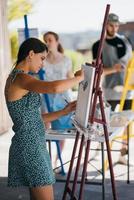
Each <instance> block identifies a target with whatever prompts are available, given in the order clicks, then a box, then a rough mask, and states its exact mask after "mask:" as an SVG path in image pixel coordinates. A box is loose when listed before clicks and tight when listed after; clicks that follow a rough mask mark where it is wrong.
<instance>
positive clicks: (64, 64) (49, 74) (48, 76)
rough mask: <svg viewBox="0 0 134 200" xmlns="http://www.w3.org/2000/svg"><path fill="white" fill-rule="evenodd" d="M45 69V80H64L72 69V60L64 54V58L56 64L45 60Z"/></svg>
mask: <svg viewBox="0 0 134 200" xmlns="http://www.w3.org/2000/svg"><path fill="white" fill-rule="evenodd" d="M43 69H44V71H45V75H44V80H46V81H55V80H62V79H66V78H67V73H68V72H69V71H71V70H72V62H71V60H70V59H69V58H68V57H66V56H64V57H63V59H62V60H61V61H60V62H58V63H56V64H52V63H49V62H47V61H45V62H44V67H43Z"/></svg>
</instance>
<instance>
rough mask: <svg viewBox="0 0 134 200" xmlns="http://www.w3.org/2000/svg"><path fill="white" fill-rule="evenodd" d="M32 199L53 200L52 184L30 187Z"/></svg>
mask: <svg viewBox="0 0 134 200" xmlns="http://www.w3.org/2000/svg"><path fill="white" fill-rule="evenodd" d="M30 193H31V194H32V200H54V194H53V187H52V185H47V186H42V187H33V188H30Z"/></svg>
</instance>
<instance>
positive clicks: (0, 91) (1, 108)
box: [0, 0, 11, 134]
mask: <svg viewBox="0 0 134 200" xmlns="http://www.w3.org/2000/svg"><path fill="white" fill-rule="evenodd" d="M6 3H7V0H0V134H1V133H3V132H5V131H7V130H8V128H9V127H10V126H11V122H10V120H9V115H8V112H7V108H6V104H5V98H4V86H5V80H6V78H7V75H8V73H9V70H10V68H11V57H10V46H9V35H8V29H7V8H6Z"/></svg>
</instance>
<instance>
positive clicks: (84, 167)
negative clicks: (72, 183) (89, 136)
mask: <svg viewBox="0 0 134 200" xmlns="http://www.w3.org/2000/svg"><path fill="white" fill-rule="evenodd" d="M90 143H91V141H90V140H87V146H86V151H85V159H84V164H83V171H82V179H81V185H80V193H79V200H82V199H83V189H84V183H85V177H86V172H87V164H88V157H89V150H90Z"/></svg>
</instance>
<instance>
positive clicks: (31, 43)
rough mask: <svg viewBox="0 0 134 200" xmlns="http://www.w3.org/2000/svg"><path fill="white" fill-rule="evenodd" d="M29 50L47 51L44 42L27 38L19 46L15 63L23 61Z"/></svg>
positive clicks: (36, 51)
mask: <svg viewBox="0 0 134 200" xmlns="http://www.w3.org/2000/svg"><path fill="white" fill-rule="evenodd" d="M31 50H33V51H34V53H42V52H44V51H46V52H48V48H47V46H46V44H44V43H43V42H41V41H40V40H39V39H37V38H28V39H27V40H25V41H24V42H23V43H22V44H21V46H20V48H19V51H18V55H17V61H16V63H15V65H18V64H19V63H20V62H21V61H23V60H24V59H25V58H26V57H27V56H28V54H29V52H30V51H31Z"/></svg>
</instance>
